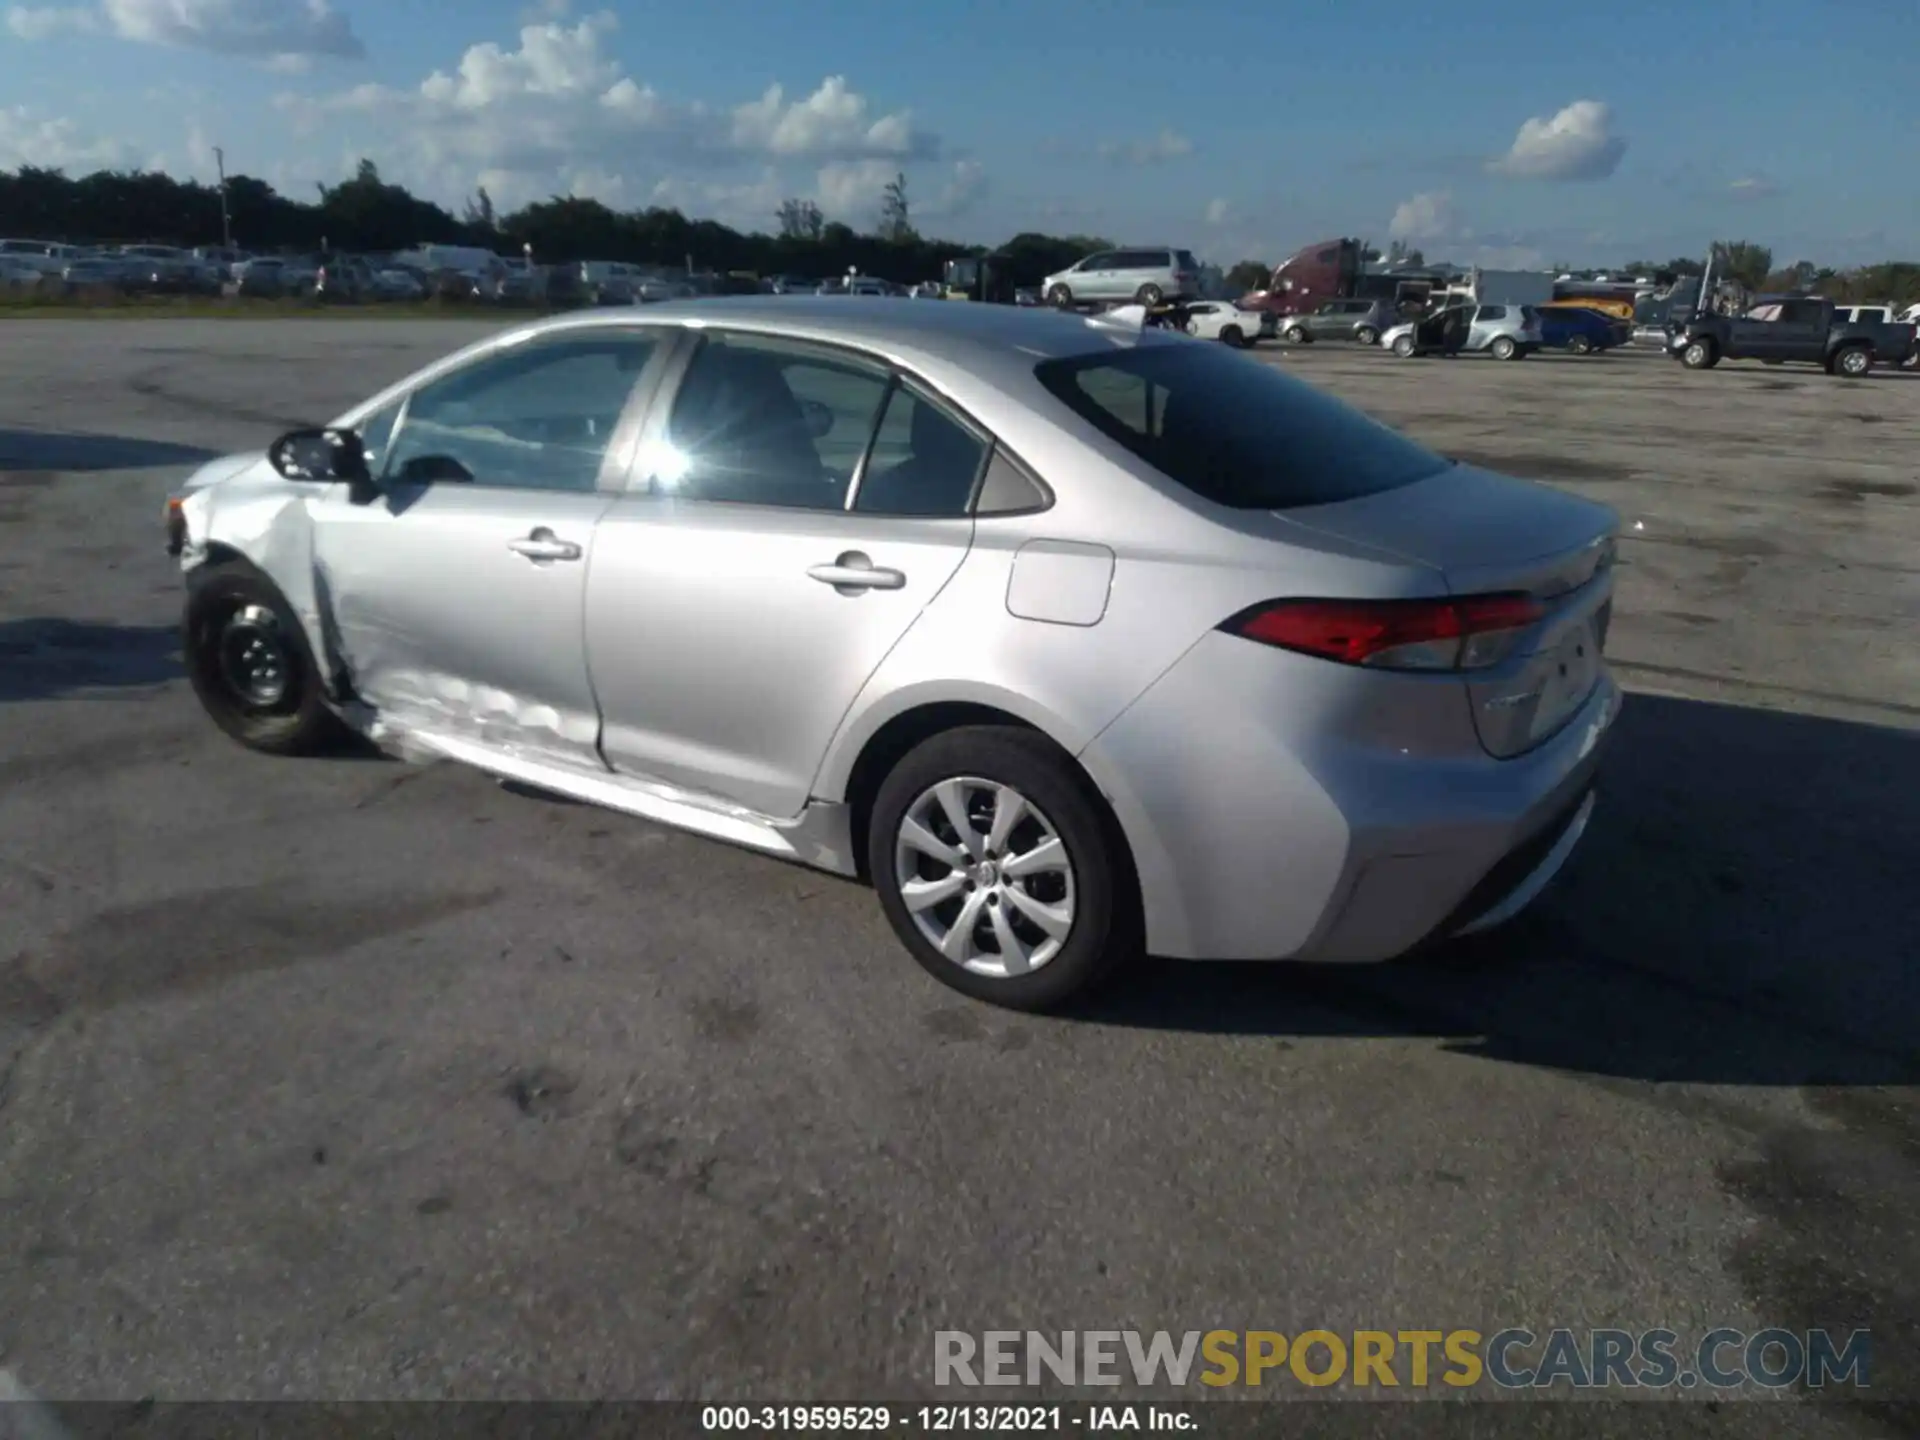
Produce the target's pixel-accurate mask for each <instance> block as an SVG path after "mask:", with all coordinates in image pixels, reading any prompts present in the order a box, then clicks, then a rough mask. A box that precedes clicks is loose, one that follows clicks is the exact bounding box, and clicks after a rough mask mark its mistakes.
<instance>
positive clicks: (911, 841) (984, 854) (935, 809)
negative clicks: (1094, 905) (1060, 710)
mask: <svg viewBox="0 0 1920 1440" xmlns="http://www.w3.org/2000/svg"><path fill="white" fill-rule="evenodd" d="M894 880H895V883H896V884H897V885H898V887H899V890H900V898H901V900H902V901H904V902H905V904H906V907H907V910H908V913H909V914H911V916H912V917H913V923H914V926H915V928H917V929H918V930H919V932H920V934H921V935H922V936H923V937H925V939H926V940H927V942H928V943H929V944H930V945H932V946H933V947H934V949H936V950H937V951H939V953H940V954H941V955H943V956H945V957H946V958H947V959H948V960H950V961H951V962H953V963H954V964H956V965H958V966H960V967H961V968H962V969H964V970H968V971H971V972H972V973H974V974H976V975H983V976H988V977H991V978H995V979H1007V978H1012V977H1015V976H1019V975H1026V974H1030V973H1032V972H1033V971H1035V970H1038V969H1040V968H1041V967H1042V966H1043V965H1045V964H1047V962H1048V961H1050V960H1052V959H1053V958H1054V957H1055V956H1056V955H1058V954H1059V953H1060V948H1061V946H1063V945H1064V944H1066V942H1067V937H1068V936H1069V935H1070V934H1072V932H1073V924H1074V914H1075V909H1074V905H1075V890H1074V875H1073V860H1072V857H1071V856H1070V855H1069V854H1068V853H1067V847H1066V842H1065V841H1064V840H1063V839H1062V838H1061V835H1060V831H1059V829H1058V828H1057V827H1056V826H1055V825H1054V823H1053V822H1052V821H1051V820H1050V819H1049V818H1048V817H1047V816H1046V814H1045V813H1044V812H1043V811H1042V810H1041V809H1040V808H1039V807H1038V806H1037V805H1035V804H1034V803H1033V802H1032V801H1031V800H1029V799H1028V798H1027V797H1026V796H1025V795H1023V794H1021V793H1020V792H1019V791H1018V790H1016V789H1014V788H1013V787H1012V786H1011V785H1005V784H1001V783H1000V782H998V781H994V780H983V779H979V778H977V777H973V776H956V777H954V778H952V779H948V780H942V781H940V782H939V783H938V784H936V785H932V786H930V787H928V788H927V789H926V790H924V791H922V792H921V794H920V796H919V797H918V798H917V799H916V800H915V801H914V802H913V804H911V805H909V806H908V807H907V811H906V813H905V814H904V815H903V816H902V817H901V819H900V825H899V829H898V830H897V832H896V833H895V837H894Z"/></svg>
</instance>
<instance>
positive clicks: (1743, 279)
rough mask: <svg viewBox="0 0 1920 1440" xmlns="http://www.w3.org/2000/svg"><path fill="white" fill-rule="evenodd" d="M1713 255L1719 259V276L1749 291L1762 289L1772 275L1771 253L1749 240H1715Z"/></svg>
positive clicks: (1764, 247)
mask: <svg viewBox="0 0 1920 1440" xmlns="http://www.w3.org/2000/svg"><path fill="white" fill-rule="evenodd" d="M1713 253H1714V254H1715V255H1716V256H1718V257H1719V264H1720V273H1721V275H1722V276H1723V277H1724V278H1726V279H1728V280H1734V281H1738V282H1739V283H1740V284H1741V285H1744V286H1745V287H1746V288H1747V289H1749V290H1760V289H1763V288H1764V287H1765V285H1766V283H1767V276H1769V275H1771V274H1772V273H1773V251H1771V250H1769V249H1768V248H1767V247H1766V246H1764V245H1759V244H1755V243H1754V242H1753V241H1751V240H1716V241H1714V242H1713Z"/></svg>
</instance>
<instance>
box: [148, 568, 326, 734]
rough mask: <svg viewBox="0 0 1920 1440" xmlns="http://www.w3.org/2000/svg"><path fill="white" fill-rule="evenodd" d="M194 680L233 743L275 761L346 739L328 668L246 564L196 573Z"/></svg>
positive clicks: (190, 635)
mask: <svg viewBox="0 0 1920 1440" xmlns="http://www.w3.org/2000/svg"><path fill="white" fill-rule="evenodd" d="M180 629H181V633H180V646H181V650H182V652H183V653H184V655H185V657H186V664H187V678H188V680H189V681H190V682H191V684H192V685H193V693H194V695H195V696H196V697H197V698H198V699H199V701H200V705H201V708H202V709H204V710H205V711H206V712H207V715H208V718H210V719H211V720H212V721H213V723H214V724H216V725H218V726H219V727H220V728H221V729H222V730H224V731H225V732H226V733H227V734H228V735H229V736H231V737H232V738H233V739H235V740H237V741H239V742H240V743H241V744H242V745H244V746H246V747H247V748H248V749H249V750H258V751H261V752H262V753H263V754H267V755H310V754H313V753H315V752H316V751H320V750H325V749H329V748H331V747H332V746H334V745H337V744H338V743H339V742H340V741H341V740H343V739H345V738H346V735H347V733H348V732H347V728H346V726H345V725H344V724H343V723H342V722H341V720H340V718H339V717H338V716H337V715H335V714H334V713H333V711H332V710H330V709H329V708H327V701H326V696H325V694H324V693H323V691H322V688H321V677H320V667H319V666H318V665H316V664H315V663H314V659H313V651H312V649H311V648H310V647H309V646H308V644H307V636H306V632H305V630H303V629H302V628H301V625H300V621H299V619H298V618H297V617H296V616H295V615H294V613H293V608H292V607H291V606H290V605H288V604H287V601H286V597H285V596H283V595H282V594H281V593H280V591H279V588H278V587H277V586H275V585H274V583H273V582H272V581H271V580H269V579H268V578H267V577H266V576H265V575H263V574H261V573H260V572H259V571H258V570H256V569H254V567H253V566H251V565H248V564H246V563H245V562H243V561H222V562H219V563H217V564H212V565H207V566H204V567H202V568H201V569H199V570H196V571H194V572H193V574H192V576H191V577H190V578H189V579H188V581H187V603H186V608H185V612H184V614H183V616H182V619H181V627H180Z"/></svg>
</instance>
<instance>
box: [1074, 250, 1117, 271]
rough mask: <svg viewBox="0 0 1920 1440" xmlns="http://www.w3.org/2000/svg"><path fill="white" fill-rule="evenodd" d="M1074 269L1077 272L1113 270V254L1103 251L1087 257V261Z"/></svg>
mask: <svg viewBox="0 0 1920 1440" xmlns="http://www.w3.org/2000/svg"><path fill="white" fill-rule="evenodd" d="M1074 268H1075V269H1077V270H1111V269H1112V268H1113V252H1112V251H1110V250H1101V251H1099V252H1098V253H1096V254H1093V255H1089V256H1087V258H1086V259H1084V260H1082V261H1081V262H1080V263H1079V264H1078V265H1077V266H1075V267H1074Z"/></svg>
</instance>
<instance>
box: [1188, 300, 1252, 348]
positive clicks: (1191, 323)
mask: <svg viewBox="0 0 1920 1440" xmlns="http://www.w3.org/2000/svg"><path fill="white" fill-rule="evenodd" d="M1273 324H1274V322H1273V316H1272V315H1270V314H1268V313H1267V312H1266V311H1263V310H1242V309H1241V308H1240V307H1239V306H1238V305H1236V304H1235V303H1234V302H1233V301H1231V300H1202V301H1200V302H1199V303H1197V304H1194V305H1189V306H1188V307H1187V320H1186V323H1185V324H1184V325H1183V326H1181V327H1180V328H1181V329H1183V330H1185V331H1186V332H1187V334H1189V335H1192V336H1193V337H1195V338H1196V339H1199V340H1219V341H1222V342H1223V343H1225V344H1228V345H1232V346H1234V347H1236V348H1238V347H1239V346H1242V345H1251V344H1253V343H1254V342H1255V341H1256V340H1271V339H1272V338H1273Z"/></svg>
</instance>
